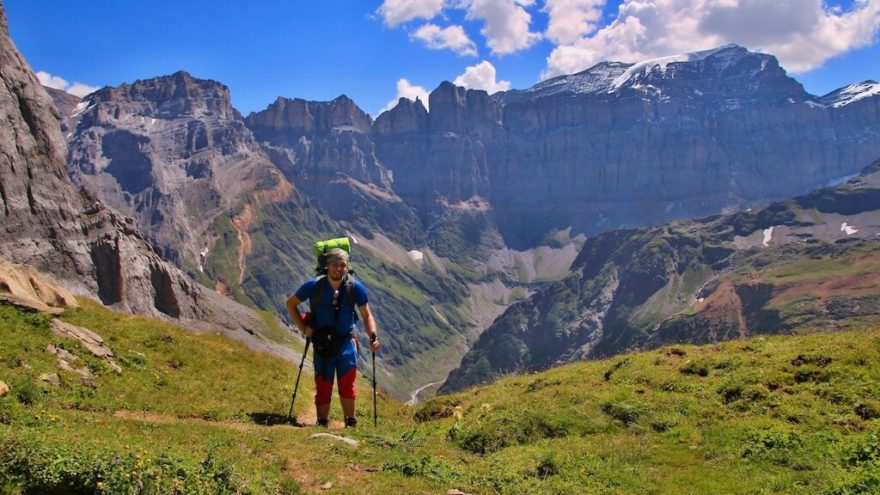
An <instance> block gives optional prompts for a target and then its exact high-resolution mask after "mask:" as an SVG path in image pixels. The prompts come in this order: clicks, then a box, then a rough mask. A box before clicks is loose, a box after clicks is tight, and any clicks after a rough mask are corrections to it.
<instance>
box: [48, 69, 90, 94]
mask: <svg viewBox="0 0 880 495" xmlns="http://www.w3.org/2000/svg"><path fill="white" fill-rule="evenodd" d="M37 79H39V80H40V84H42V85H43V86H47V87H50V88H53V89H60V90H61V91H65V92H67V93H70V94H72V95H74V96H79V97H80V98H82V97H83V96H85V95H87V94H89V93H94V92H95V91H97V90H99V89H101V88H98V87H95V86H89V85H88V84H83V83H81V82H73V83H72V84H71V83H68V82H67V80H65V79H64V78H62V77H58V76H53V75H52V74H49V73H48V72H45V71H38V72H37Z"/></svg>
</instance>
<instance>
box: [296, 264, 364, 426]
mask: <svg viewBox="0 0 880 495" xmlns="http://www.w3.org/2000/svg"><path fill="white" fill-rule="evenodd" d="M325 256H326V266H327V274H326V276H319V277H317V278H315V279H312V280H309V281H308V282H306V283H304V284H302V286H300V288H299V289H297V290H296V292H295V293H294V294H293V295H291V296H290V297H289V298H288V299H287V302H286V305H287V311H288V313H290V318H291V319H292V320H293V322H294V324H295V325H296V327H297V328H298V329H299V330H300V331H301V332H302V333H304V334H305V336H306V337H307V338H309V339H312V343H313V344H314V349H315V351H314V368H315V409H316V411H317V416H318V426H324V427H326V426H328V425H329V419H328V416H329V414H330V397H331V395H332V394H333V375H334V374H335V375H336V380H337V383H338V387H339V400H340V402H341V403H342V412H343V414H344V415H345V426H346V427H348V428H353V427H355V426H357V419H356V418H355V405H354V399H355V395H356V394H355V386H354V382H355V378H356V377H357V359H358V349H357V340H356V339H355V336H354V329H355V324H356V323H357V315H356V314H355V310H354V307H355V305H357V306H358V308H359V310H360V316H361V319H362V320H363V321H364V329H366V331H367V335H369V337H370V347H371V349H372V350H373V352H375V351H377V350H378V349H379V340H378V339H377V338H376V321H375V320H374V319H373V313H372V312H371V311H370V306H369V304H368V300H367V291H366V289H365V288H364V286H363V284H361V283H360V282H359V281H357V280H353V277H351V276H350V275H349V274H348V253H347V252H346V251H345V250H344V249H340V248H333V249H330V250H328V251H327V252H326V254H325ZM304 301H309V316H308V317H306V318H303V315H301V314H300V312H299V305H300V304H301V303H303V302H304Z"/></svg>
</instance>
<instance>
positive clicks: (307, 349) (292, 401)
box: [287, 337, 312, 423]
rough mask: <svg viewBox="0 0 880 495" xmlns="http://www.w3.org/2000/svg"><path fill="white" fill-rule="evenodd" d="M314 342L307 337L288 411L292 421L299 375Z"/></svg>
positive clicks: (288, 420)
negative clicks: (310, 345)
mask: <svg viewBox="0 0 880 495" xmlns="http://www.w3.org/2000/svg"><path fill="white" fill-rule="evenodd" d="M311 343H312V339H310V338H308V337H306V349H305V350H304V351H303V358H302V361H300V362H299V372H298V373H297V374H296V385H294V386H293V397H291V399H290V410H289V411H287V422H288V423H290V416H291V415H292V414H293V403H294V402H295V401H296V391H297V389H298V388H299V377H300V376H301V375H302V372H303V364H305V362H306V354H308V353H309V344H311Z"/></svg>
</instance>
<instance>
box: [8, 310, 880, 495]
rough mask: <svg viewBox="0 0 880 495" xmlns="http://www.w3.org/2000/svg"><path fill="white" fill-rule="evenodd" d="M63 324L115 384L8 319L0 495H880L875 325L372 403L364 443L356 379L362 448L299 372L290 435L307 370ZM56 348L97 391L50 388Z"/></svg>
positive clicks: (198, 342) (155, 337)
mask: <svg viewBox="0 0 880 495" xmlns="http://www.w3.org/2000/svg"><path fill="white" fill-rule="evenodd" d="M61 319H62V320H64V321H66V322H68V323H71V324H74V325H78V326H83V327H86V328H89V329H91V330H93V331H94V332H96V333H98V334H99V335H101V336H102V337H103V339H104V341H105V342H106V343H107V344H108V345H109V346H110V347H111V348H112V349H113V351H114V353H115V356H114V360H115V362H116V363H117V364H118V365H119V366H120V367H121V368H122V372H121V373H116V372H115V371H113V370H112V369H111V368H110V366H108V364H107V363H106V362H105V361H103V360H100V359H97V358H95V357H93V356H91V355H90V354H89V353H88V351H86V349H84V348H83V347H81V346H80V345H79V344H78V343H77V342H75V341H72V340H67V339H63V338H60V337H57V336H55V335H53V334H52V333H51V331H50V329H49V320H50V317H49V316H48V315H44V314H39V313H33V312H25V311H23V310H20V309H17V308H15V307H12V306H9V305H0V337H2V338H0V380H2V381H3V382H5V383H6V384H7V385H8V387H9V392H8V393H6V394H5V395H3V396H2V397H0V493H4V494H19V493H21V494H26V493H89V494H91V493H125V494H129V493H131V494H135V493H185V494H190V493H196V494H201V493H204V494H218V493H254V494H262V493H269V494H274V493H279V494H280V493H286V494H290V493H294V494H295V493H342V494H358V493H412V494H416V493H425V494H436V493H447V491H448V490H450V489H457V490H461V491H462V492H465V493H471V494H490V493H503V494H520V493H534V494H553V493H559V494H562V493H571V494H710V493H711V494H717V493H724V494H777V493H791V494H796V493H797V494H802V493H810V494H829V495H830V494H841V495H842V494H875V493H880V329H878V328H877V326H876V325H872V324H868V323H866V324H864V326H863V327H860V328H853V329H851V330H848V331H846V332H836V333H810V334H806V335H797V336H767V337H755V338H752V339H750V340H747V341H736V342H729V343H724V344H718V345H711V346H690V345H676V346H671V347H665V348H661V349H658V350H654V351H650V352H643V353H637V354H629V355H621V356H616V357H614V358H611V359H606V360H601V361H589V362H580V363H576V364H572V365H567V366H563V367H559V368H554V369H550V370H547V371H545V372H541V373H535V374H529V375H524V376H511V377H506V378H503V379H501V380H499V381H497V382H495V383H494V384H491V385H488V386H484V387H480V388H476V389H472V390H468V391H466V392H462V393H459V394H455V395H449V396H440V397H437V398H434V399H433V400H431V401H429V402H427V403H424V404H420V405H417V406H407V405H404V404H402V403H399V402H396V401H393V400H390V399H388V398H387V397H386V396H385V395H383V394H381V393H380V394H379V421H378V426H375V427H374V426H373V421H372V420H373V418H372V401H371V394H372V390H371V386H370V380H369V378H368V377H367V375H369V374H370V370H368V369H365V370H361V371H362V373H363V375H364V376H362V377H360V379H359V381H358V389H359V397H360V398H359V400H358V406H359V411H358V415H359V416H360V424H359V426H358V428H356V429H348V430H346V429H342V428H340V427H338V425H337V426H331V428H330V430H324V429H320V428H318V427H316V426H313V425H312V423H313V421H314V420H313V414H314V413H313V410H314V408H313V405H312V394H313V391H314V387H313V382H312V378H311V375H309V374H307V373H308V372H304V377H303V379H302V381H301V383H300V387H299V391H298V394H297V399H296V404H295V408H294V410H295V415H296V416H297V417H298V418H299V420H300V422H302V423H304V424H305V426H300V425H294V424H290V423H288V422H287V421H286V416H287V412H288V409H289V407H290V400H291V394H292V391H293V382H294V380H295V378H296V373H297V366H298V363H290V362H286V361H283V360H281V359H279V358H276V357H273V356H270V355H267V354H261V353H258V352H254V351H252V350H249V349H248V348H246V347H244V346H243V345H242V344H240V343H239V342H237V341H234V340H231V339H229V338H226V337H223V336H221V335H216V334H209V333H194V332H190V331H187V330H185V329H182V328H179V327H177V326H175V325H172V324H169V323H165V322H160V321H157V320H152V319H149V318H144V317H136V316H128V315H123V314H119V313H114V312H111V311H108V310H106V309H103V308H102V307H100V306H99V305H97V304H94V303H91V302H89V301H85V300H84V301H82V307H81V308H78V309H68V310H67V311H65V313H64V314H63V315H62V316H61ZM50 344H51V345H55V346H57V347H60V348H63V349H65V350H66V351H68V352H70V353H72V354H74V355H76V356H77V357H78V358H79V361H78V362H77V363H75V364H74V366H81V367H85V368H87V369H88V370H89V372H90V374H91V377H90V378H89V379H83V378H81V376H80V375H79V374H77V373H76V372H73V371H63V370H59V368H58V364H57V360H58V358H57V357H56V356H55V355H53V354H51V353H49V352H47V350H46V349H47V347H48V346H49V345H50ZM46 373H57V374H58V375H59V377H60V385H51V384H48V383H46V382H45V381H44V380H43V379H42V378H41V376H42V375H44V374H46ZM380 387H381V383H380ZM310 415H311V418H310ZM341 416H342V415H341V411H340V410H339V409H338V401H337V400H336V398H335V397H334V410H333V412H332V413H331V419H333V420H337V421H338V420H340V419H341ZM324 432H327V433H332V434H335V435H340V436H345V437H348V438H351V439H354V440H357V441H358V445H357V446H350V445H348V444H346V443H343V442H341V441H339V440H337V439H333V438H328V437H326V436H319V437H313V436H312V435H314V434H316V433H324Z"/></svg>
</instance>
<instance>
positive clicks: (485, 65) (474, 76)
mask: <svg viewBox="0 0 880 495" xmlns="http://www.w3.org/2000/svg"><path fill="white" fill-rule="evenodd" d="M495 77H496V74H495V66H493V65H492V64H491V63H489V62H488V61H486V60H483V61H482V62H480V63H479V64H477V65H473V66H470V67H468V68H467V69H465V70H464V74H462V75H460V76H458V77H457V78H455V81H453V83H454V84H455V85H456V86H463V87H465V88H468V89H484V90H486V92H488V93H489V94H492V93H497V92H498V91H507V90H508V89H510V81H496V80H495Z"/></svg>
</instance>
